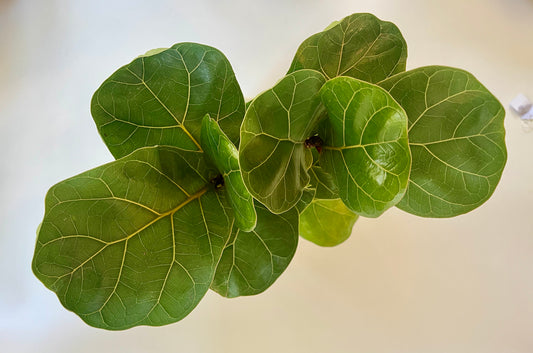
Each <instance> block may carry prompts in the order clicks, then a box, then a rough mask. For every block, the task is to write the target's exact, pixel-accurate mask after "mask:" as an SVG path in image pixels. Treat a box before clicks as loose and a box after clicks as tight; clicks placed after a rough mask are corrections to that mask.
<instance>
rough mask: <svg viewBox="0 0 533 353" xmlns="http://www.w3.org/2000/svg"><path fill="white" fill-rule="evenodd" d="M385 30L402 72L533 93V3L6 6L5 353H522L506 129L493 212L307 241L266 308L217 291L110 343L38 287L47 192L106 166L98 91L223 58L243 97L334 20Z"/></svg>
mask: <svg viewBox="0 0 533 353" xmlns="http://www.w3.org/2000/svg"><path fill="white" fill-rule="evenodd" d="M353 12H372V13H374V14H375V15H377V16H378V17H380V18H381V19H384V20H389V21H392V22H394V23H396V24H397V25H398V26H399V28H400V29H401V31H402V33H403V34H404V37H405V38H406V40H407V43H408V46H409V60H408V68H415V67H419V66H423V65H431V64H440V65H448V66H456V67H460V68H463V69H466V70H468V71H471V72H472V73H473V74H474V75H475V76H476V77H477V78H478V79H479V80H480V81H481V82H483V83H484V84H485V86H487V88H489V90H491V91H492V92H493V93H494V94H495V95H496V96H497V97H498V98H499V99H500V100H501V102H502V104H503V105H504V106H508V104H509V102H510V101H511V99H512V98H513V97H515V96H516V94H517V93H519V92H523V93H524V94H525V95H527V96H530V97H531V96H533V86H532V82H533V46H531V45H527V44H526V43H531V40H532V38H533V25H531V23H532V21H533V1H531V0H470V1H464V0H448V1H428V0H414V1H395V0H365V1H363V0H360V1H355V0H343V1H319V0H292V1H290V0H264V1H260V0H255V1H244V0H237V1H227V0H213V1H206V0H195V1H188V2H185V1H157V2H156V1H143V2H141V1H131V0H130V1H126V0H123V1H111V0H107V1H74V0H70V1H68V0H64V1H60V0H48V1H15V0H7V1H6V0H0V53H1V55H0V74H1V77H2V80H0V151H2V157H3V160H2V167H1V168H2V173H1V178H0V192H1V195H2V201H1V202H0V211H1V214H2V222H0V288H1V289H0V343H1V344H0V350H1V351H2V352H8V353H10V352H95V351H96V352H102V353H104V352H129V353H134V352H156V351H157V352H159V351H161V352H167V351H173V352H174V351H178V352H258V353H260V352H291V353H293V352H306V353H307V352H321V353H322V352H368V353H372V352H383V353H388V352H396V353H398V352H405V353H415V352H424V353H427V352H432V353H433V352H454V353H460V352H465V353H475V352H483V353H489V352H506V353H526V352H533V335H532V332H533V220H532V219H533V216H532V214H531V204H532V202H533V163H532V162H531V161H532V158H531V151H533V136H532V135H531V134H525V133H524V132H523V131H522V129H521V128H520V122H519V120H518V119H507V120H506V128H507V147H508V153H509V159H508V163H507V167H506V170H505V172H504V174H503V177H502V180H501V183H500V185H499V187H498V188H497V190H496V192H495V193H494V195H493V197H492V198H491V199H490V200H489V201H488V202H487V203H486V204H485V205H483V206H482V207H481V208H479V209H477V210H475V211H473V212H471V213H469V214H467V215H464V216H460V217H457V218H454V219H447V220H436V219H422V218H417V217H414V216H411V215H408V214H406V213H403V212H401V211H399V210H396V209H394V210H391V211H389V212H387V213H386V214H385V215H384V216H382V217H381V218H379V219H361V220H360V221H358V222H357V223H356V226H355V228H354V233H353V235H352V237H351V238H350V239H349V240H348V241H347V242H346V243H344V244H342V245H341V246H339V247H336V248H333V249H322V248H319V247H317V246H314V245H312V244H310V243H308V242H306V241H304V240H302V241H301V244H300V247H299V249H298V251H297V254H296V256H295V258H294V260H293V262H292V263H291V265H290V267H289V269H288V270H287V271H286V272H285V273H284V274H283V275H282V277H281V278H280V279H279V280H278V282H276V284H275V285H274V286H273V287H272V288H271V289H270V290H268V291H267V292H265V293H264V294H262V295H259V296H255V297H250V298H240V299H234V300H227V299H223V298H221V297H219V296H218V295H216V294H214V293H210V294H208V295H207V296H206V298H204V300H203V301H202V302H201V303H200V305H199V306H198V307H197V309H195V310H194V311H193V313H192V314H191V315H189V316H188V317H187V318H185V319H184V320H183V321H181V322H179V323H176V324H173V325H169V326H165V327H161V328H148V327H141V328H135V329H131V330H128V331H124V332H107V331H103V330H98V329H94V328H90V327H88V326H86V325H85V324H84V323H83V322H82V321H81V320H80V319H78V318H77V317H76V316H75V315H74V314H72V313H70V312H67V311H66V310H64V309H63V308H62V307H61V305H60V304H59V302H58V300H57V298H56V296H55V295H54V294H53V293H52V292H50V291H49V290H47V289H45V287H44V286H43V285H41V283H39V282H38V281H37V280H36V279H35V278H34V276H33V275H32V273H31V270H30V262H31V257H32V252H33V247H34V242H35V229H36V227H37V225H38V224H39V222H40V220H41V217H42V214H43V200H44V195H45V193H46V191H47V189H48V188H49V187H50V186H51V185H53V184H54V183H56V182H58V181H60V180H62V179H65V178H67V177H70V176H72V175H75V174H78V173H80V172H82V171H84V170H87V169H90V168H92V167H95V166H98V165H100V164H103V163H105V162H108V161H110V160H112V157H111V155H110V153H109V152H107V150H106V147H105V146H104V144H103V143H102V142H101V140H100V138H99V136H98V133H97V131H96V128H95V126H94V123H93V122H92V119H91V117H90V113H89V103H90V99H91V95H92V93H93V92H94V91H95V89H96V88H97V87H98V86H99V85H100V83H101V82H102V81H103V80H104V79H105V78H107V77H108V76H109V75H110V74H111V73H112V72H113V71H114V70H115V69H117V68H118V67H119V66H121V65H123V64H126V63H128V62H129V61H130V60H131V59H133V58H134V57H136V56H137V55H138V54H141V53H144V52H145V51H146V50H148V49H151V48H158V47H165V46H169V45H171V44H173V43H176V42H181V41H196V42H200V43H205V44H209V45H212V46H215V47H217V48H219V49H220V50H222V51H223V52H224V53H225V54H226V56H227V57H228V58H229V60H230V62H231V63H232V65H233V68H234V70H235V71H236V74H237V78H238V80H239V82H240V84H241V87H242V88H243V91H244V93H245V95H246V96H248V97H252V96H254V95H256V94H257V93H259V92H260V91H262V90H264V89H266V88H268V87H270V86H271V85H272V84H273V83H274V82H275V81H277V80H278V79H279V78H280V77H281V76H282V75H283V73H284V72H285V71H286V69H287V68H288V66H289V64H290V61H291V59H292V56H293V54H294V52H295V50H296V48H297V47H298V45H299V44H300V43H301V42H302V41H303V40H304V39H305V38H306V37H307V36H309V35H311V34H313V33H315V32H317V31H319V30H321V29H322V28H324V27H325V26H327V25H328V24H329V23H330V22H331V21H334V20H338V19H341V18H342V17H344V16H346V15H348V14H350V13H353Z"/></svg>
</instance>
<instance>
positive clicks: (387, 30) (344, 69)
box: [289, 13, 407, 83]
mask: <svg viewBox="0 0 533 353" xmlns="http://www.w3.org/2000/svg"><path fill="white" fill-rule="evenodd" d="M406 60H407V44H406V42H405V40H404V38H403V36H402V34H401V33H400V30H399V29H398V28H397V27H396V26H395V25H394V24H393V23H391V22H386V21H381V20H379V19H378V18H377V17H375V16H374V15H372V14H368V13H356V14H352V15H350V16H347V17H345V18H344V19H342V20H341V21H339V22H337V23H332V25H330V26H328V28H326V29H325V30H324V31H323V32H320V33H316V34H314V35H312V36H311V37H309V38H308V39H306V40H305V41H304V42H303V43H302V44H301V45H300V47H299V48H298V50H297V52H296V55H295V57H294V59H293V62H292V64H291V67H290V69H289V73H291V72H295V71H297V70H301V69H313V70H317V71H320V72H322V74H324V76H325V77H326V78H328V79H331V78H334V77H338V76H350V77H354V78H357V79H360V80H363V81H367V82H371V83H377V82H379V81H382V80H384V79H385V78H387V77H389V76H392V75H394V74H396V73H399V72H402V71H405V65H406Z"/></svg>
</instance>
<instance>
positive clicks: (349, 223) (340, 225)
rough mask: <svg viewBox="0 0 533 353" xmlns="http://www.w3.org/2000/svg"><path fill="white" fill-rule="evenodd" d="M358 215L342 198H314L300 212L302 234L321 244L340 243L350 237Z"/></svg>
mask: <svg viewBox="0 0 533 353" xmlns="http://www.w3.org/2000/svg"><path fill="white" fill-rule="evenodd" d="M358 217H359V216H358V215H357V214H355V213H353V212H352V211H350V210H349V209H348V208H347V207H346V205H344V203H343V202H342V200H341V199H329V200H322V199H314V200H313V202H311V204H310V205H309V207H307V208H306V209H305V211H304V212H303V213H302V214H300V235H301V236H302V237H303V238H305V239H307V240H309V241H311V242H313V243H315V244H317V245H320V246H335V245H339V244H340V243H342V242H343V241H345V240H346V239H348V238H349V237H350V234H352V228H353V225H354V223H355V221H356V220H357V218H358Z"/></svg>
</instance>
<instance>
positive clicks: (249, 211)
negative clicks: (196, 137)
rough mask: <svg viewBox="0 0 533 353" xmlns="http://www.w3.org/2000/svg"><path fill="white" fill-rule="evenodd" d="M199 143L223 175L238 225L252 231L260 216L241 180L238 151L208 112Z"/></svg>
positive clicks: (246, 230) (242, 228) (243, 229)
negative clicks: (257, 214)
mask: <svg viewBox="0 0 533 353" xmlns="http://www.w3.org/2000/svg"><path fill="white" fill-rule="evenodd" d="M200 144H201V146H202V148H203V150H204V152H205V154H206V155H207V156H208V158H209V160H211V162H213V163H214V165H215V166H216V168H217V169H218V171H219V172H220V174H221V175H222V177H223V178H224V186H225V187H224V189H225V190H226V196H227V197H228V201H229V203H230V205H231V207H232V208H233V213H234V216H235V223H236V225H237V227H238V228H239V229H241V230H242V231H245V232H249V231H251V230H253V229H254V227H255V223H256V221H257V216H256V213H255V208H254V200H253V198H252V195H250V193H249V192H248V190H247V189H246V186H244V182H243V181H242V176H241V170H240V168H239V152H238V151H237V148H235V145H234V144H233V143H232V142H231V141H230V140H229V138H228V137H227V136H226V135H225V134H224V132H223V131H222V130H220V127H219V126H218V124H217V122H216V121H215V120H213V119H211V118H210V117H209V115H206V116H205V117H204V119H203V122H202V137H201V140H200Z"/></svg>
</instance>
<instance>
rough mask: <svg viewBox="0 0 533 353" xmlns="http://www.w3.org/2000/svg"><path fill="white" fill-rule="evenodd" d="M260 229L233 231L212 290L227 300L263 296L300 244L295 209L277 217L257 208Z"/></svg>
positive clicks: (262, 208) (258, 206) (265, 209)
mask: <svg viewBox="0 0 533 353" xmlns="http://www.w3.org/2000/svg"><path fill="white" fill-rule="evenodd" d="M256 210H257V226H256V228H255V229H254V230H253V231H252V232H244V231H242V230H240V229H237V228H235V227H234V228H233V234H232V239H231V240H230V241H229V243H228V245H227V246H226V248H225V249H224V252H223V254H222V258H221V260H220V263H219V265H218V267H217V271H216V275H215V279H214V281H213V283H212V284H211V289H213V290H215V291H216V292H218V293H219V294H221V295H222V296H225V297H229V298H233V297H237V296H241V295H254V294H258V293H261V292H263V291H264V290H265V289H267V288H268V287H270V286H271V285H272V283H274V281H275V280H276V279H277V278H278V277H279V276H280V275H281V273H282V272H283V271H284V270H285V269H286V268H287V266H288V265H289V262H290V261H291V259H292V257H293V256H294V253H295V251H296V246H297V244H298V212H297V211H296V209H295V208H293V209H291V210H289V211H287V212H285V213H282V214H279V215H275V214H272V213H271V212H269V211H268V209H267V208H265V207H264V206H262V205H259V204H257V206H256Z"/></svg>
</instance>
